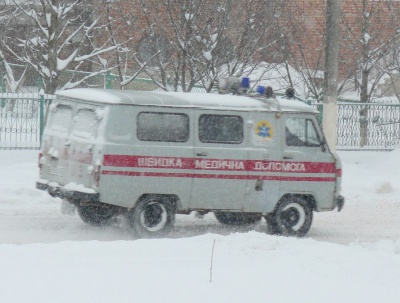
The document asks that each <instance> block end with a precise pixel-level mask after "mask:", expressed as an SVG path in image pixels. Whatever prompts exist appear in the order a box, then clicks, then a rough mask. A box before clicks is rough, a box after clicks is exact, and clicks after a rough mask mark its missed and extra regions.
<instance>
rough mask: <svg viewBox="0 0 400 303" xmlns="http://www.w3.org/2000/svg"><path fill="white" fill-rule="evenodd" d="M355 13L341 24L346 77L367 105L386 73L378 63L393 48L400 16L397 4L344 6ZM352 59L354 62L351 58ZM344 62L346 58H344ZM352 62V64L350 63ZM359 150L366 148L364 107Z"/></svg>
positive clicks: (358, 0)
mask: <svg viewBox="0 0 400 303" xmlns="http://www.w3.org/2000/svg"><path fill="white" fill-rule="evenodd" d="M347 4H348V5H351V8H352V10H353V11H354V12H356V18H354V14H353V15H352V16H351V18H350V16H347V15H345V14H343V16H342V20H343V23H344V25H345V27H346V32H345V33H344V35H345V36H344V37H343V38H342V39H343V40H345V41H346V42H347V43H342V47H343V48H345V49H346V48H347V49H346V51H347V52H346V53H347V54H353V56H350V58H348V59H347V64H346V66H348V67H349V68H350V71H349V73H351V72H353V74H354V73H355V77H354V78H355V88H356V89H357V90H359V92H360V101H361V102H365V103H368V102H371V100H372V99H373V98H374V97H376V90H377V88H378V84H379V83H380V81H381V79H382V77H384V76H385V75H387V74H388V73H387V69H386V68H385V67H384V65H383V64H382V63H384V62H385V61H386V58H387V56H388V55H389V54H390V53H391V52H392V51H393V49H394V48H395V47H396V46H397V43H398V40H397V39H396V37H397V36H398V30H400V14H399V13H400V12H399V3H398V2H397V1H390V0H389V1H387V0H385V1H383V0H376V1H368V0H353V1H351V2H350V1H349V2H348V3H347ZM354 57H355V58H354ZM345 60H346V58H345ZM352 62H353V63H352ZM360 135H361V140H360V146H365V145H367V144H368V107H367V106H365V107H364V108H363V109H362V110H361V111H360Z"/></svg>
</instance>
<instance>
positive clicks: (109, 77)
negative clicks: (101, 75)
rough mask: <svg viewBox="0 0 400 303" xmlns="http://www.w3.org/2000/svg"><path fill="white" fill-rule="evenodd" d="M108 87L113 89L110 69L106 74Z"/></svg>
mask: <svg viewBox="0 0 400 303" xmlns="http://www.w3.org/2000/svg"><path fill="white" fill-rule="evenodd" d="M106 89H111V73H110V72H109V71H108V72H107V74H106Z"/></svg>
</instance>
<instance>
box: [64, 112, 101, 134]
mask: <svg viewBox="0 0 400 303" xmlns="http://www.w3.org/2000/svg"><path fill="white" fill-rule="evenodd" d="M98 125H99V121H98V119H97V116H96V113H95V111H94V110H92V109H80V110H78V112H77V113H76V115H75V117H74V124H73V126H72V132H71V134H72V135H74V136H77V137H81V138H90V137H95V136H96V135H97V127H98Z"/></svg>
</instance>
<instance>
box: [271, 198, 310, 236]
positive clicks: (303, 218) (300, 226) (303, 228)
mask: <svg viewBox="0 0 400 303" xmlns="http://www.w3.org/2000/svg"><path fill="white" fill-rule="evenodd" d="M312 218H313V211H312V208H311V206H310V205H309V204H308V203H307V201H306V200H304V199H302V198H300V197H295V196H293V197H289V198H286V199H285V200H283V201H282V202H280V203H279V205H278V207H277V209H276V210H275V213H274V215H273V217H272V220H271V222H272V224H273V228H274V229H276V232H277V233H278V234H281V235H283V236H293V237H303V236H304V235H305V234H306V233H307V232H308V231H309V230H310V227H311V223H312Z"/></svg>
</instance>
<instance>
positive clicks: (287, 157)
mask: <svg viewBox="0 0 400 303" xmlns="http://www.w3.org/2000/svg"><path fill="white" fill-rule="evenodd" d="M283 159H286V160H290V159H293V156H283Z"/></svg>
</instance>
